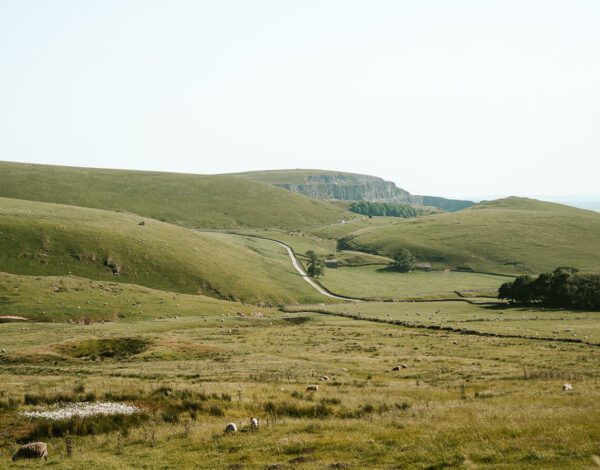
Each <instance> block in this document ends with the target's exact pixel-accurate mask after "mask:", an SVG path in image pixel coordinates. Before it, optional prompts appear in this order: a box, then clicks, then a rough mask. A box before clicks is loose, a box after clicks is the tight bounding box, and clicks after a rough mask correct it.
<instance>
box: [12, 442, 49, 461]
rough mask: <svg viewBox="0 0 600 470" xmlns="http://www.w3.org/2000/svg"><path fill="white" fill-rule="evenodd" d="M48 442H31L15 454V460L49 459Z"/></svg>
mask: <svg viewBox="0 0 600 470" xmlns="http://www.w3.org/2000/svg"><path fill="white" fill-rule="evenodd" d="M47 458H48V444H46V443H45V442H31V443H29V444H26V445H24V446H23V447H21V448H20V449H19V450H18V451H17V453H16V454H15V455H13V458H12V459H13V462H14V461H16V460H20V459H47Z"/></svg>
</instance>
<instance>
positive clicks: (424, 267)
mask: <svg viewBox="0 0 600 470" xmlns="http://www.w3.org/2000/svg"><path fill="white" fill-rule="evenodd" d="M431 269H432V267H431V264H429V263H417V264H415V267H414V268H413V270H414V271H431Z"/></svg>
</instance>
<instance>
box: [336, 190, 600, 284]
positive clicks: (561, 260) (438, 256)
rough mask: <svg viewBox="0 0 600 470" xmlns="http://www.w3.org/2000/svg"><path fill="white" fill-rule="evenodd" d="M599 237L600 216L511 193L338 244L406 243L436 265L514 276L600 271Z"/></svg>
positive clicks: (383, 246)
mask: <svg viewBox="0 0 600 470" xmlns="http://www.w3.org/2000/svg"><path fill="white" fill-rule="evenodd" d="M599 241H600V214H598V213H596V212H592V211H586V210H582V209H576V208H573V207H569V206H564V205H561V204H554V203H549V202H542V201H537V200H533V199H526V198H517V197H511V198H506V199H500V200H496V201H490V202H485V203H482V204H479V205H477V206H474V207H471V208H468V209H465V210H462V211H460V212H455V213H446V214H437V215H431V216H428V217H420V218H416V219H404V220H400V221H398V222H397V223H395V224H392V225H386V226H380V227H368V228H365V229H362V230H358V231H356V232H354V233H352V234H350V235H349V236H347V237H345V238H343V239H342V240H341V241H340V244H341V245H342V246H343V247H345V248H346V249H354V250H362V251H367V252H371V253H376V254H381V255H386V256H393V255H394V253H395V252H397V251H398V250H399V249H400V248H403V247H404V248H408V249H409V250H410V251H411V252H413V253H414V254H415V255H416V256H417V258H418V260H419V261H428V262H430V263H431V264H432V265H433V266H434V267H437V268H451V269H460V268H464V269H467V270H469V269H470V270H475V271H485V272H496V273H505V274H514V273H538V272H542V271H547V270H552V269H554V268H556V267H557V266H562V265H567V266H573V267H576V268H579V269H581V270H583V271H598V270H600V249H598V246H599V245H598V243H599Z"/></svg>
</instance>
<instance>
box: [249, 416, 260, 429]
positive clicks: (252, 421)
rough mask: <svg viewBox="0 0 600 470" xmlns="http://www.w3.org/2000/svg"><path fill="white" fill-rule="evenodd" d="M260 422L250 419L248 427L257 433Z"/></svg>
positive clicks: (256, 419)
mask: <svg viewBox="0 0 600 470" xmlns="http://www.w3.org/2000/svg"><path fill="white" fill-rule="evenodd" d="M259 424H260V420H259V419H258V418H250V427H251V428H252V430H253V431H258V426H259Z"/></svg>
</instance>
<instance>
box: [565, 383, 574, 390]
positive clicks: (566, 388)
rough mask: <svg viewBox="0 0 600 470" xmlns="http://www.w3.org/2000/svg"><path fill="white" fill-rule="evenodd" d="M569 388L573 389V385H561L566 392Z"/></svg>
mask: <svg viewBox="0 0 600 470" xmlns="http://www.w3.org/2000/svg"><path fill="white" fill-rule="evenodd" d="M569 390H573V385H571V384H564V385H563V391H564V392H568V391H569Z"/></svg>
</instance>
